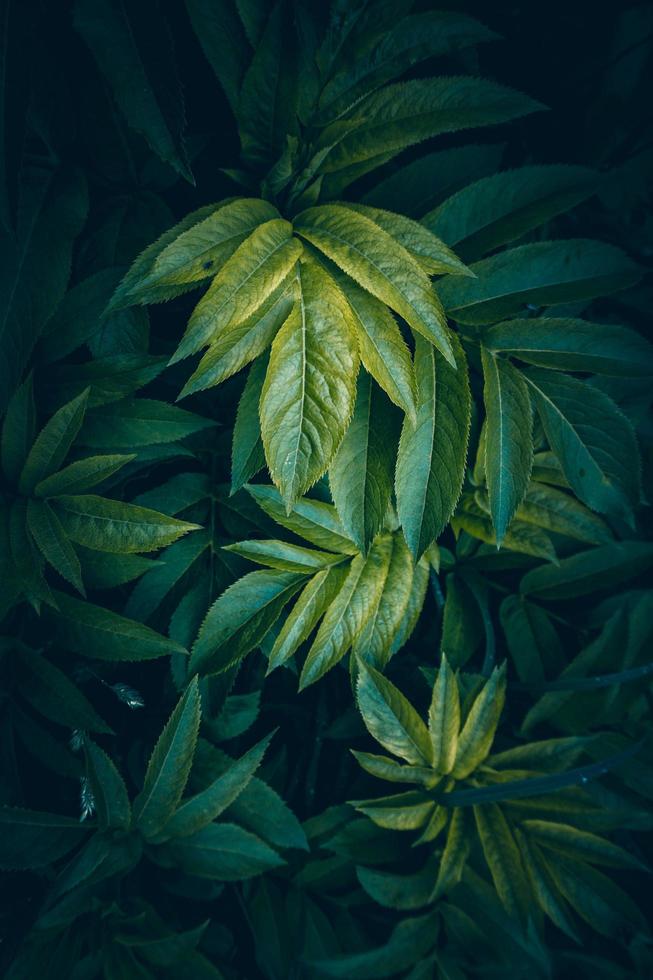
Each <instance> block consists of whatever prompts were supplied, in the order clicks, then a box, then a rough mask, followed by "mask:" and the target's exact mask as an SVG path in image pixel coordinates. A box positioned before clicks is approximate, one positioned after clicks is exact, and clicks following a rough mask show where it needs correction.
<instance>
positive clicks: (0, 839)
mask: <svg viewBox="0 0 653 980" xmlns="http://www.w3.org/2000/svg"><path fill="white" fill-rule="evenodd" d="M0 827H4V828H5V832H4V833H2V834H0V868H5V869H10V870H11V869H24V868H43V867H46V866H47V865H49V864H52V862H53V861H57V860H58V859H59V858H61V857H63V856H64V855H65V854H67V853H68V852H69V851H71V850H72V849H73V847H76V846H77V845H78V844H79V843H80V842H81V841H82V840H83V838H84V837H86V836H87V834H88V830H87V829H86V828H85V827H83V826H81V825H80V823H79V821H78V820H72V819H71V818H70V817H60V816H58V815H57V814H54V813H41V812H38V811H36V810H23V809H20V808H19V807H10V806H0Z"/></svg>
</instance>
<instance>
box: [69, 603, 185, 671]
mask: <svg viewBox="0 0 653 980" xmlns="http://www.w3.org/2000/svg"><path fill="white" fill-rule="evenodd" d="M53 595H54V597H55V599H56V602H57V611H56V613H53V614H52V615H53V619H54V620H55V623H56V628H57V636H58V638H59V641H60V643H61V644H62V645H63V646H64V647H68V648H69V649H71V650H74V651H75V652H76V653H79V654H81V655H82V656H83V657H90V658H91V659H98V660H115V661H123V660H152V659H154V658H156V657H163V656H166V655H167V654H170V653H173V652H178V653H185V652H186V650H185V649H184V647H182V646H180V645H179V644H178V643H175V642H174V640H170V639H168V637H167V636H161V634H160V633H157V632H156V631H155V630H153V629H150V628H149V626H143V624H142V623H137V622H135V621H134V620H133V619H127V618H126V617H125V616H119V615H118V613H114V612H111V610H109V609H103V608H102V607H101V606H94V605H93V604H92V603H90V602H82V601H81V600H80V599H73V598H72V596H68V595H66V594H65V593H63V592H54V593H53Z"/></svg>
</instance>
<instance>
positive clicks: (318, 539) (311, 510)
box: [246, 484, 358, 555]
mask: <svg viewBox="0 0 653 980" xmlns="http://www.w3.org/2000/svg"><path fill="white" fill-rule="evenodd" d="M246 489H247V492H248V493H249V494H250V496H251V497H253V498H254V500H255V501H256V503H257V504H258V505H259V507H261V509H262V510H264V511H265V513H266V514H267V515H268V516H269V517H271V518H272V520H273V521H276V523H277V524H280V525H281V526H282V527H285V528H287V529H288V530H289V531H292V532H293V534H298V535H299V536H300V537H301V538H305V539H306V540H307V541H310V542H311V544H314V545H316V546H317V547H318V548H324V549H325V550H326V551H333V552H335V553H336V554H339V555H355V554H357V552H358V549H357V547H356V545H355V544H354V542H353V541H352V540H351V539H350V538H348V537H347V534H346V532H345V529H344V528H343V526H342V524H341V522H340V518H339V517H338V513H337V511H336V509H335V507H333V506H332V505H331V504H325V503H323V502H322V501H321V500H311V499H310V498H308V497H303V498H302V499H301V500H298V501H297V502H296V504H295V506H294V507H293V509H292V510H291V512H290V513H289V514H288V513H287V512H286V508H285V507H284V505H283V501H282V499H281V495H280V493H279V491H278V490H277V488H276V487H271V486H259V485H256V484H249V486H247V487H246Z"/></svg>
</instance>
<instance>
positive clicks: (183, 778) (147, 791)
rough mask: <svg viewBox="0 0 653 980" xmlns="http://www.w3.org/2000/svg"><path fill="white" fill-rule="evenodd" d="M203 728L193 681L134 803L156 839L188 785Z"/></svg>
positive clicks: (163, 735) (147, 831) (144, 828)
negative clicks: (200, 726)
mask: <svg viewBox="0 0 653 980" xmlns="http://www.w3.org/2000/svg"><path fill="white" fill-rule="evenodd" d="M199 725H200V695H199V686H198V681H197V678H196V677H194V678H193V679H192V680H191V682H190V684H189V685H188V687H187V688H186V691H185V693H184V694H183V695H182V697H181V698H180V699H179V701H178V702H177V706H176V707H175V709H174V711H173V712H172V714H171V716H170V718H169V719H168V722H167V724H166V726H165V728H164V729H163V731H162V732H161V735H160V736H159V739H158V741H157V743H156V745H155V746H154V751H153V752H152V755H151V757H150V761H149V763H148V766H147V772H146V773H145V780H144V782H143V789H142V790H141V792H140V793H139V794H138V796H137V797H136V799H135V800H134V820H135V822H136V826H137V827H138V828H139V830H141V831H142V833H143V834H144V835H145V837H153V836H154V835H155V834H157V833H158V832H159V831H160V830H161V829H162V827H164V826H165V824H166V823H167V822H168V820H169V819H170V817H171V816H172V814H173V813H174V812H175V810H176V808H177V805H178V803H179V800H180V799H181V796H182V793H183V792H184V787H185V786H186V782H187V781H188V776H189V774H190V768H191V764H192V762H193V755H194V753H195V744H196V742H197V734H198V731H199Z"/></svg>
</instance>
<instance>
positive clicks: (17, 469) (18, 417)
mask: <svg viewBox="0 0 653 980" xmlns="http://www.w3.org/2000/svg"><path fill="white" fill-rule="evenodd" d="M35 430H36V408H35V406H34V390H33V385H32V375H31V374H30V375H29V377H28V378H27V380H26V381H24V382H23V383H22V385H20V387H18V388H17V389H16V391H15V392H14V394H13V396H12V398H11V400H10V402H9V404H8V405H7V412H6V415H5V417H4V419H3V422H2V435H1V436H0V458H1V459H2V469H3V472H4V475H5V477H6V479H7V480H8V481H9V483H10V484H12V485H14V486H15V485H16V484H17V483H18V478H19V477H20V474H21V471H22V469H23V466H24V465H25V460H26V459H27V456H28V453H29V451H30V448H31V446H32V443H33V441H34V435H35Z"/></svg>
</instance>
